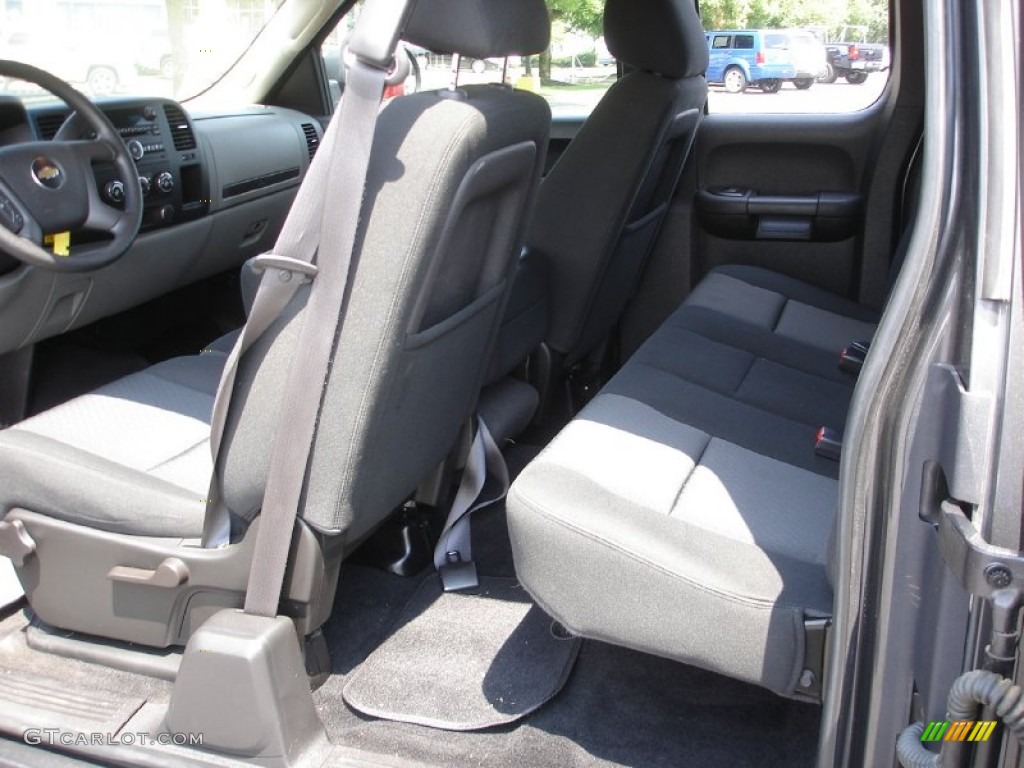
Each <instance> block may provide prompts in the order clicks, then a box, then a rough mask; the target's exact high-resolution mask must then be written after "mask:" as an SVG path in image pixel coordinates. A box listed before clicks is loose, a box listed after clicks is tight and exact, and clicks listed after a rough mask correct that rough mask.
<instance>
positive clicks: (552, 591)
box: [508, 394, 835, 694]
mask: <svg viewBox="0 0 1024 768" xmlns="http://www.w3.org/2000/svg"><path fill="white" fill-rule="evenodd" d="M834 499H835V480H833V479H831V478H828V477H824V476H822V475H819V474H815V473H813V472H810V471H808V470H805V469H800V468H797V467H793V466H790V465H787V464H784V463H782V462H780V461H777V460H775V459H773V458H770V457H767V456H764V455H761V454H758V453H755V452H753V451H750V450H747V449H744V448H740V447H738V446H736V445H733V444H730V443H728V442H726V441H724V440H721V439H719V438H716V437H714V436H712V435H709V434H708V433H706V432H704V431H702V430H700V429H696V428H694V427H692V426H689V425H687V424H685V423H681V422H679V421H676V420H675V419H672V418H670V417H668V416H666V415H664V414H662V413H660V412H659V411H658V410H656V409H655V408H652V407H650V406H648V405H645V404H643V403H641V402H638V401H636V400H633V399H631V398H627V397H623V396H620V395H615V394H601V395H599V396H598V397H597V398H596V399H595V400H594V401H593V402H592V403H591V404H590V405H589V406H587V408H586V409H584V411H583V412H582V413H581V414H580V415H579V416H578V417H577V418H576V419H575V420H574V421H573V422H572V423H571V424H570V425H569V426H568V427H567V428H566V429H565V430H563V431H562V433H561V434H560V435H559V436H558V437H556V438H555V440H554V441H553V442H552V443H551V444H550V445H549V446H548V448H547V449H545V451H544V452H543V453H541V455H540V456H539V457H538V458H537V459H536V460H535V461H534V462H532V463H531V464H530V466H529V467H527V469H526V470H525V471H524V472H523V474H522V475H521V476H520V478H519V479H518V480H517V481H516V483H515V484H514V485H513V487H512V490H511V492H510V494H509V500H508V518H509V531H510V534H511V537H512V543H513V551H514V555H515V560H516V570H517V573H518V574H519V578H520V580H521V581H522V582H523V584H524V586H526V588H527V589H528V590H529V591H530V593H531V594H532V595H533V596H534V598H535V599H536V600H537V601H538V602H539V603H540V604H541V606H542V607H544V608H545V609H546V610H548V611H549V612H550V613H552V614H553V615H554V616H556V617H557V618H558V619H559V620H560V621H562V622H563V623H564V624H565V625H566V626H567V627H568V628H569V629H570V630H572V631H574V632H576V633H579V634H581V635H584V636H586V637H593V638H597V639H601V640H607V641H609V642H613V643H617V644H620V645H627V646H629V647H632V648H636V649H638V650H641V651H646V652H649V653H654V654H658V655H661V656H667V657H669V658H674V659H677V660H679V661H683V662H687V663H691V664H696V665H698V666H701V667H704V668H707V669H711V670H713V671H718V672H721V673H723V674H727V675H730V676H733V677H738V678H740V679H744V680H748V681H750V682H754V683H757V684H760V685H763V686H765V687H767V688H770V689H772V690H775V691H778V692H779V693H784V694H786V693H791V692H792V691H793V690H794V687H795V685H796V681H797V679H798V677H799V674H800V672H801V670H802V669H803V653H804V651H803V620H804V616H805V615H806V614H811V615H815V614H818V615H827V614H828V613H829V612H830V610H831V592H830V590H829V586H828V582H827V578H826V575H825V569H824V553H825V543H826V541H827V539H828V535H829V530H830V527H831V525H832V508H833V506H834Z"/></svg>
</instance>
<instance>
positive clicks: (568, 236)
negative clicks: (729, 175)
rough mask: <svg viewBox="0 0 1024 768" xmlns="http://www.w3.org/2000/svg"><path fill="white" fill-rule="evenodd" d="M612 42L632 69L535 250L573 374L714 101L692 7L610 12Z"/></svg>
mask: <svg viewBox="0 0 1024 768" xmlns="http://www.w3.org/2000/svg"><path fill="white" fill-rule="evenodd" d="M604 25H605V40H606V43H607V45H608V48H609V50H610V51H611V52H612V54H613V55H615V56H616V57H617V58H618V59H619V60H620V61H623V62H625V63H626V64H628V65H630V66H631V67H632V68H633V71H631V72H629V73H628V74H627V75H626V76H624V77H623V78H622V79H620V80H618V81H617V82H616V83H615V84H614V85H613V86H612V87H611V88H610V89H609V90H608V92H607V94H605V96H604V97H603V98H602V99H601V102H600V103H599V104H598V105H597V107H596V108H595V109H594V111H593V113H592V114H591V115H590V117H589V118H588V119H587V121H586V122H585V123H584V124H583V127H582V128H581V129H580V131H579V133H578V134H577V135H576V137H575V138H574V139H573V141H572V143H570V145H569V147H568V148H567V149H566V150H565V152H564V153H563V154H562V156H561V157H560V158H559V159H558V162H557V163H556V164H555V166H554V167H553V168H552V169H551V171H550V172H549V173H548V175H547V176H546V177H545V179H544V182H543V183H542V185H541V190H540V194H539V195H538V204H537V209H536V212H535V214H534V221H533V225H532V226H531V227H530V230H529V232H528V234H527V243H528V244H529V245H530V246H531V247H533V248H534V249H536V250H537V251H538V252H539V253H541V254H542V255H543V256H544V258H545V259H546V261H547V262H548V272H549V275H550V280H551V305H550V313H551V314H550V327H549V329H548V336H547V341H548V344H549V345H550V346H551V348H552V349H554V350H556V351H557V352H560V353H562V354H564V355H565V356H566V363H567V364H572V363H573V362H575V361H576V360H578V359H580V358H581V357H583V356H584V355H585V354H586V353H588V352H589V351H590V350H591V349H592V348H593V347H594V346H595V345H597V344H598V343H599V342H600V341H601V340H602V339H603V338H604V337H605V336H606V335H607V334H608V332H609V331H610V330H611V328H612V326H613V325H614V323H615V322H617V321H618V318H619V316H620V315H621V313H622V311H623V310H624V309H625V306H626V303H627V301H628V300H629V297H630V295H631V293H632V291H633V288H634V286H635V284H636V280H637V278H638V276H639V273H640V270H641V268H642V267H643V264H644V262H645V261H646V259H647V255H648V253H649V252H650V249H651V246H652V245H653V243H654V239H655V238H656V236H657V234H658V231H659V229H660V226H661V222H662V219H663V217H664V214H665V211H666V209H667V208H668V202H669V199H670V198H671V196H672V193H673V191H674V190H675V187H676V183H677V182H678V179H679V174H680V172H681V170H682V167H683V163H684V161H685V160H686V157H687V155H688V154H689V151H690V147H691V145H692V143H693V137H694V134H695V132H696V130H697V125H698V123H699V121H700V118H701V116H702V114H703V108H704V103H705V101H706V100H707V84H706V82H705V80H704V70H705V69H706V68H707V62H708V51H707V42H706V41H705V39H704V33H703V30H702V28H701V23H700V18H699V17H698V16H697V13H696V9H695V7H694V4H693V3H692V2H690V0H608V3H607V5H606V6H605V16H604Z"/></svg>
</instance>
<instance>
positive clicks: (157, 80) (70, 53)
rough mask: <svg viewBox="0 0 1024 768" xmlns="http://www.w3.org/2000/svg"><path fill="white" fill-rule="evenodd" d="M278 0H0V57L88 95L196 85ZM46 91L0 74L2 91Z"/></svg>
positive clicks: (177, 91) (184, 92)
mask: <svg viewBox="0 0 1024 768" xmlns="http://www.w3.org/2000/svg"><path fill="white" fill-rule="evenodd" d="M282 2H283V0H0V21H2V24H0V59H14V60H16V61H21V62H25V63H26V64H32V65H34V66H37V67H39V68H41V69H45V70H47V71H48V72H51V73H52V74H54V75H56V76H57V77H60V78H62V79H64V80H66V81H68V82H70V83H72V84H73V85H75V86H76V87H77V88H79V89H80V90H82V91H83V92H84V93H86V94H88V95H90V96H115V95H128V96H168V97H172V98H175V99H180V100H184V99H187V98H189V97H190V96H194V95H196V94H197V93H199V92H201V91H202V90H204V89H205V88H207V87H208V86H210V85H211V84H212V83H214V82H215V81H216V80H217V79H218V78H220V76H221V75H222V74H223V73H224V72H225V71H226V70H227V69H228V67H230V66H231V65H232V64H233V63H234V61H235V60H236V59H237V58H238V57H239V56H240V55H241V54H242V52H243V51H245V49H246V48H247V47H248V46H249V44H250V43H251V42H252V40H253V38H254V37H255V36H256V35H257V34H258V33H259V31H260V30H261V29H262V28H263V26H264V24H266V22H267V21H268V20H269V19H270V17H271V16H272V15H273V14H274V13H275V12H276V10H277V8H278V7H279V6H280V5H281V3H282ZM2 94H9V95H14V96H19V97H22V98H25V99H34V98H44V97H43V96H42V95H41V94H40V92H39V91H38V89H36V88H34V87H32V86H28V85H26V84H25V83H20V82H16V81H9V82H4V81H3V80H2V79H0V95H2Z"/></svg>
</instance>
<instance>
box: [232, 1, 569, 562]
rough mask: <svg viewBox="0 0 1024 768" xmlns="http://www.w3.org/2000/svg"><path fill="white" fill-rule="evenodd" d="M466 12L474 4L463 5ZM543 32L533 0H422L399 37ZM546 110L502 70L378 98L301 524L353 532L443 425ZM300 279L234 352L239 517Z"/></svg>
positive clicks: (506, 246)
mask: <svg viewBox="0 0 1024 768" xmlns="http://www.w3.org/2000/svg"><path fill="white" fill-rule="evenodd" d="M467 15H468V16H469V17H472V18H473V19H475V20H476V21H475V22H474V23H473V24H469V23H463V22H465V20H466V18H467ZM548 36H549V23H548V18H547V11H546V9H545V6H544V3H543V0H500V1H498V0H460V1H459V2H458V3H455V4H454V5H453V0H420V2H419V3H418V4H417V6H416V8H415V10H414V11H413V13H412V17H411V18H410V21H409V24H408V26H407V28H406V31H405V34H404V39H406V40H407V41H409V42H411V43H414V44H418V45H422V46H423V47H426V48H429V49H430V50H433V51H442V52H459V53H463V54H466V55H470V56H473V57H474V58H486V57H492V56H506V55H509V54H531V53H537V52H539V51H542V50H544V49H545V48H546V47H547V44H548ZM550 120H551V118H550V111H549V109H548V107H547V104H546V102H545V101H544V100H543V99H541V98H540V97H539V96H536V95H534V94H531V93H525V92H521V91H514V90H512V89H510V88H508V87H506V86H504V85H482V86H471V87H467V88H463V89H460V90H459V91H438V92H427V93H418V94H414V95H410V96H405V97H401V98H398V99H395V100H394V101H392V102H391V103H389V104H388V105H387V106H386V107H385V108H384V109H383V110H382V112H381V114H380V117H379V121H378V125H377V133H376V136H375V139H374V143H373V150H372V155H371V162H370V170H369V172H368V177H367V185H366V193H365V199H364V202H363V211H362V219H361V223H360V228H359V233H358V236H357V242H356V249H355V254H354V259H353V267H352V273H351V275H350V278H349V284H348V286H347V289H346V293H347V295H346V299H345V302H344V305H343V308H342V312H343V315H344V317H343V321H342V323H341V328H340V331H339V333H338V337H337V339H336V342H335V355H334V359H333V363H332V367H331V370H330V373H329V376H328V380H327V383H326V387H325V389H324V395H323V399H322V404H321V410H320V415H319V422H318V427H317V432H316V437H315V440H314V445H313V450H312V455H311V459H310V464H309V467H308V469H307V475H306V481H305V486H304V493H303V500H302V502H301V506H300V514H301V516H302V517H303V518H304V519H305V521H306V522H307V523H309V524H310V525H312V526H313V527H315V528H316V529H318V530H320V531H322V532H324V533H327V534H335V535H339V536H342V537H343V538H344V540H345V541H347V542H355V541H357V540H358V539H360V538H361V537H362V536H364V535H365V534H366V533H367V532H369V531H370V530H371V529H372V528H373V527H375V526H376V525H377V524H378V523H379V522H381V521H382V520H383V519H384V518H385V517H386V516H387V515H388V514H389V513H390V512H391V511H392V510H393V509H395V508H396V507H397V506H398V505H400V504H401V503H402V501H403V500H405V499H407V498H408V497H409V496H410V495H411V494H412V493H413V491H414V490H415V489H416V487H417V485H419V483H420V482H421V481H423V480H424V478H425V477H426V476H427V475H428V474H429V473H430V472H431V471H432V470H433V469H434V468H435V467H436V466H437V465H438V464H440V463H441V462H442V461H443V460H444V458H445V456H446V455H447V454H448V453H449V451H450V450H451V448H452V446H453V445H454V443H455V442H456V438H457V436H458V433H459V430H460V428H461V426H462V425H463V424H464V423H465V422H466V419H467V418H468V417H469V415H470V414H471V412H472V409H473V406H474V404H475V400H476V397H477V393H478V392H479V389H480V385H481V379H482V376H483V371H484V367H485V364H486V363H487V362H488V360H489V356H490V352H491V349H492V347H493V342H494V336H495V332H496V326H497V319H498V317H499V316H500V313H501V311H502V309H503V306H504V303H505V298H506V293H507V286H508V282H509V279H510V268H511V266H512V262H513V259H512V256H513V254H514V253H517V252H518V250H519V248H520V246H521V241H522V225H523V221H524V217H525V213H526V211H527V210H528V208H529V206H530V205H531V204H532V202H533V198H534V194H535V190H536V185H537V181H538V178H539V174H540V169H541V168H542V166H543V160H544V154H545V150H546V147H547V141H548V132H549V129H550ZM340 146H342V147H343V146H344V137H342V138H341V139H340ZM356 193H357V191H356V190H353V194H356ZM328 205H330V203H328ZM307 294H308V290H303V291H300V293H299V294H298V295H297V296H296V298H295V300H294V301H293V302H292V305H291V306H290V307H289V309H288V311H287V312H285V313H284V314H283V315H282V317H281V318H280V319H279V320H278V321H277V323H276V324H275V325H274V326H272V327H271V329H270V330H269V331H268V332H267V333H266V334H265V336H264V337H263V338H262V339H261V340H260V341H259V342H258V343H257V344H256V345H254V346H253V347H252V348H251V349H250V350H249V352H248V353H247V355H246V358H245V359H244V360H243V363H242V366H241V368H240V372H239V382H240V384H239V386H238V388H237V389H236V392H235V394H234V396H233V399H232V403H231V410H230V414H229V418H228V422H227V428H226V430H225V439H224V442H223V445H222V449H221V454H220V460H219V464H218V468H217V471H218V473H219V479H220V483H221V488H222V489H223V498H224V500H225V503H226V505H227V506H228V507H229V509H230V510H231V511H232V513H233V514H234V515H236V516H237V517H238V518H241V519H243V520H249V519H252V518H253V517H254V516H255V515H256V514H257V513H258V511H259V507H260V504H261V501H262V497H263V491H264V478H265V477H266V474H267V468H268V466H269V461H270V452H271V445H272V443H273V440H272V436H273V433H274V430H275V428H276V415H277V408H278V405H277V404H278V402H279V398H280V393H281V392H282V391H283V389H284V386H285V382H286V379H287V375H288V368H289V365H290V362H291V359H292V352H293V349H294V346H295V343H296V340H297V338H298V333H299V330H300V326H301V323H302V320H303V311H302V308H303V306H304V303H305V300H306V296H307ZM310 386H317V383H316V382H310Z"/></svg>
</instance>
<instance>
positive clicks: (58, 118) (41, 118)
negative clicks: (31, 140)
mask: <svg viewBox="0 0 1024 768" xmlns="http://www.w3.org/2000/svg"><path fill="white" fill-rule="evenodd" d="M67 117H68V116H67V115H66V114H65V113H63V112H47V113H45V114H42V115H37V116H36V129H37V130H38V131H39V138H40V139H42V140H43V141H51V140H52V139H53V137H54V136H56V135H57V131H59V130H60V127H61V126H62V125H64V121H65V120H67Z"/></svg>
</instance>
